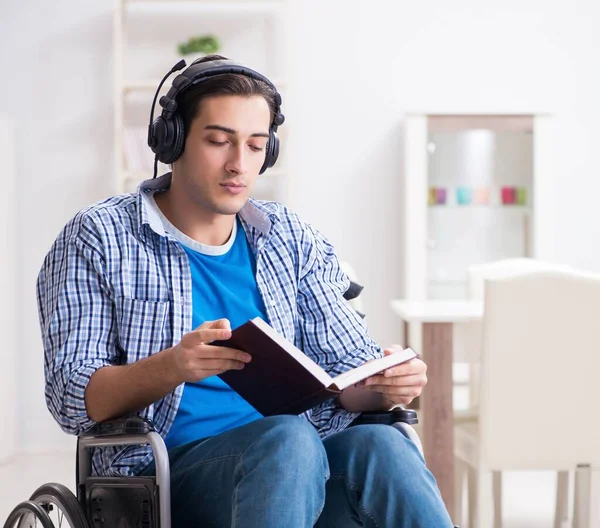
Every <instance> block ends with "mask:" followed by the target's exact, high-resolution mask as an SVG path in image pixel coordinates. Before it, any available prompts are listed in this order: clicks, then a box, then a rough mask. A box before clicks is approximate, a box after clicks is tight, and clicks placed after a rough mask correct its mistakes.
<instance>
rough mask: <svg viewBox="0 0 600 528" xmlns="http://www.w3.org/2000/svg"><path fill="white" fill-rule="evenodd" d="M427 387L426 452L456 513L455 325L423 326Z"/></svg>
mask: <svg viewBox="0 0 600 528" xmlns="http://www.w3.org/2000/svg"><path fill="white" fill-rule="evenodd" d="M423 360H424V361H425V362H426V363H427V378H428V382H427V386H426V387H425V390H424V391H423V395H422V396H421V402H420V403H421V409H422V413H421V417H422V420H421V421H422V424H423V429H422V431H423V439H422V441H423V450H424V452H425V460H426V462H427V467H429V469H430V470H431V472H432V473H433V475H434V476H435V478H436V480H437V483H438V486H439V488H440V491H441V493H442V498H443V499H444V503H445V504H446V508H447V509H448V512H449V513H450V517H452V515H453V513H454V512H453V510H454V420H453V408H452V324H451V323H424V324H423Z"/></svg>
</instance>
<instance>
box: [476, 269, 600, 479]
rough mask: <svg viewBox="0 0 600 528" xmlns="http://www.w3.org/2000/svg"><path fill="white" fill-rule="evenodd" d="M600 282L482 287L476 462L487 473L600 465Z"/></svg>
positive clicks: (553, 274)
mask: <svg viewBox="0 0 600 528" xmlns="http://www.w3.org/2000/svg"><path fill="white" fill-rule="evenodd" d="M599 316H600V276H598V275H591V274H584V273H578V272H575V271H570V272H567V271H563V272H560V271H536V272H531V273H529V274H525V275H520V276H515V277H508V278H504V279H490V280H487V281H486V289H485V316H484V321H483V350H482V364H481V386H480V411H481V415H480V440H481V442H480V457H481V458H480V460H481V463H482V467H485V468H487V469H492V470H494V469H496V470H500V469H507V470H510V469H556V470H567V469H574V467H575V466H576V465H577V464H579V463H582V464H585V463H590V464H598V463H600V424H599V423H598V420H599V418H598V402H600V382H599V381H598V375H599V373H600V336H599V334H600V332H599V331H598V328H599V324H598V318H599Z"/></svg>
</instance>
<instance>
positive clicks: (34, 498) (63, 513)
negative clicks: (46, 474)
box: [11, 483, 89, 528]
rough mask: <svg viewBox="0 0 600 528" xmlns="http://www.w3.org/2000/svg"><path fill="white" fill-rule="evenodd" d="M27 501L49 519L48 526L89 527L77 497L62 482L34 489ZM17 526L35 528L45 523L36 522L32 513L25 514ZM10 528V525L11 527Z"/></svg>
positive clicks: (57, 527)
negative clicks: (37, 507) (36, 506)
mask: <svg viewBox="0 0 600 528" xmlns="http://www.w3.org/2000/svg"><path fill="white" fill-rule="evenodd" d="M29 502H33V503H35V504H37V505H38V506H39V507H40V508H41V509H42V510H44V512H45V513H46V515H47V516H48V518H49V519H50V522H51V524H50V528H89V524H88V522H87V519H86V517H85V514H84V512H83V510H82V508H81V506H80V504H79V502H78V501H77V498H76V497H75V495H73V493H72V492H71V490H69V488H67V487H66V486H63V485H62V484H56V483H50V484H44V485H43V486H40V487H39V488H38V489H37V490H35V491H34V492H33V493H32V495H31V497H30V499H29ZM17 526H18V528H30V527H31V528H37V527H38V526H42V528H46V526H45V525H40V524H39V523H36V519H35V517H34V516H33V514H26V515H25V516H24V517H23V518H22V519H21V521H20V522H19V524H18V525H17ZM11 528H12V527H11Z"/></svg>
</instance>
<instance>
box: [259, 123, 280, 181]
mask: <svg viewBox="0 0 600 528" xmlns="http://www.w3.org/2000/svg"><path fill="white" fill-rule="evenodd" d="M266 151H267V152H266V154H265V162H264V163H263V166H262V167H261V169H260V172H259V174H262V173H263V172H265V171H266V170H267V169H269V168H271V167H272V166H273V165H275V162H276V161H277V158H278V157H279V137H278V136H277V132H275V131H273V130H270V131H269V140H268V142H267V148H266Z"/></svg>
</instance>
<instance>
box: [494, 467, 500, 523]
mask: <svg viewBox="0 0 600 528" xmlns="http://www.w3.org/2000/svg"><path fill="white" fill-rule="evenodd" d="M492 488H493V494H494V528H502V471H494V472H493V482H492Z"/></svg>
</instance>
